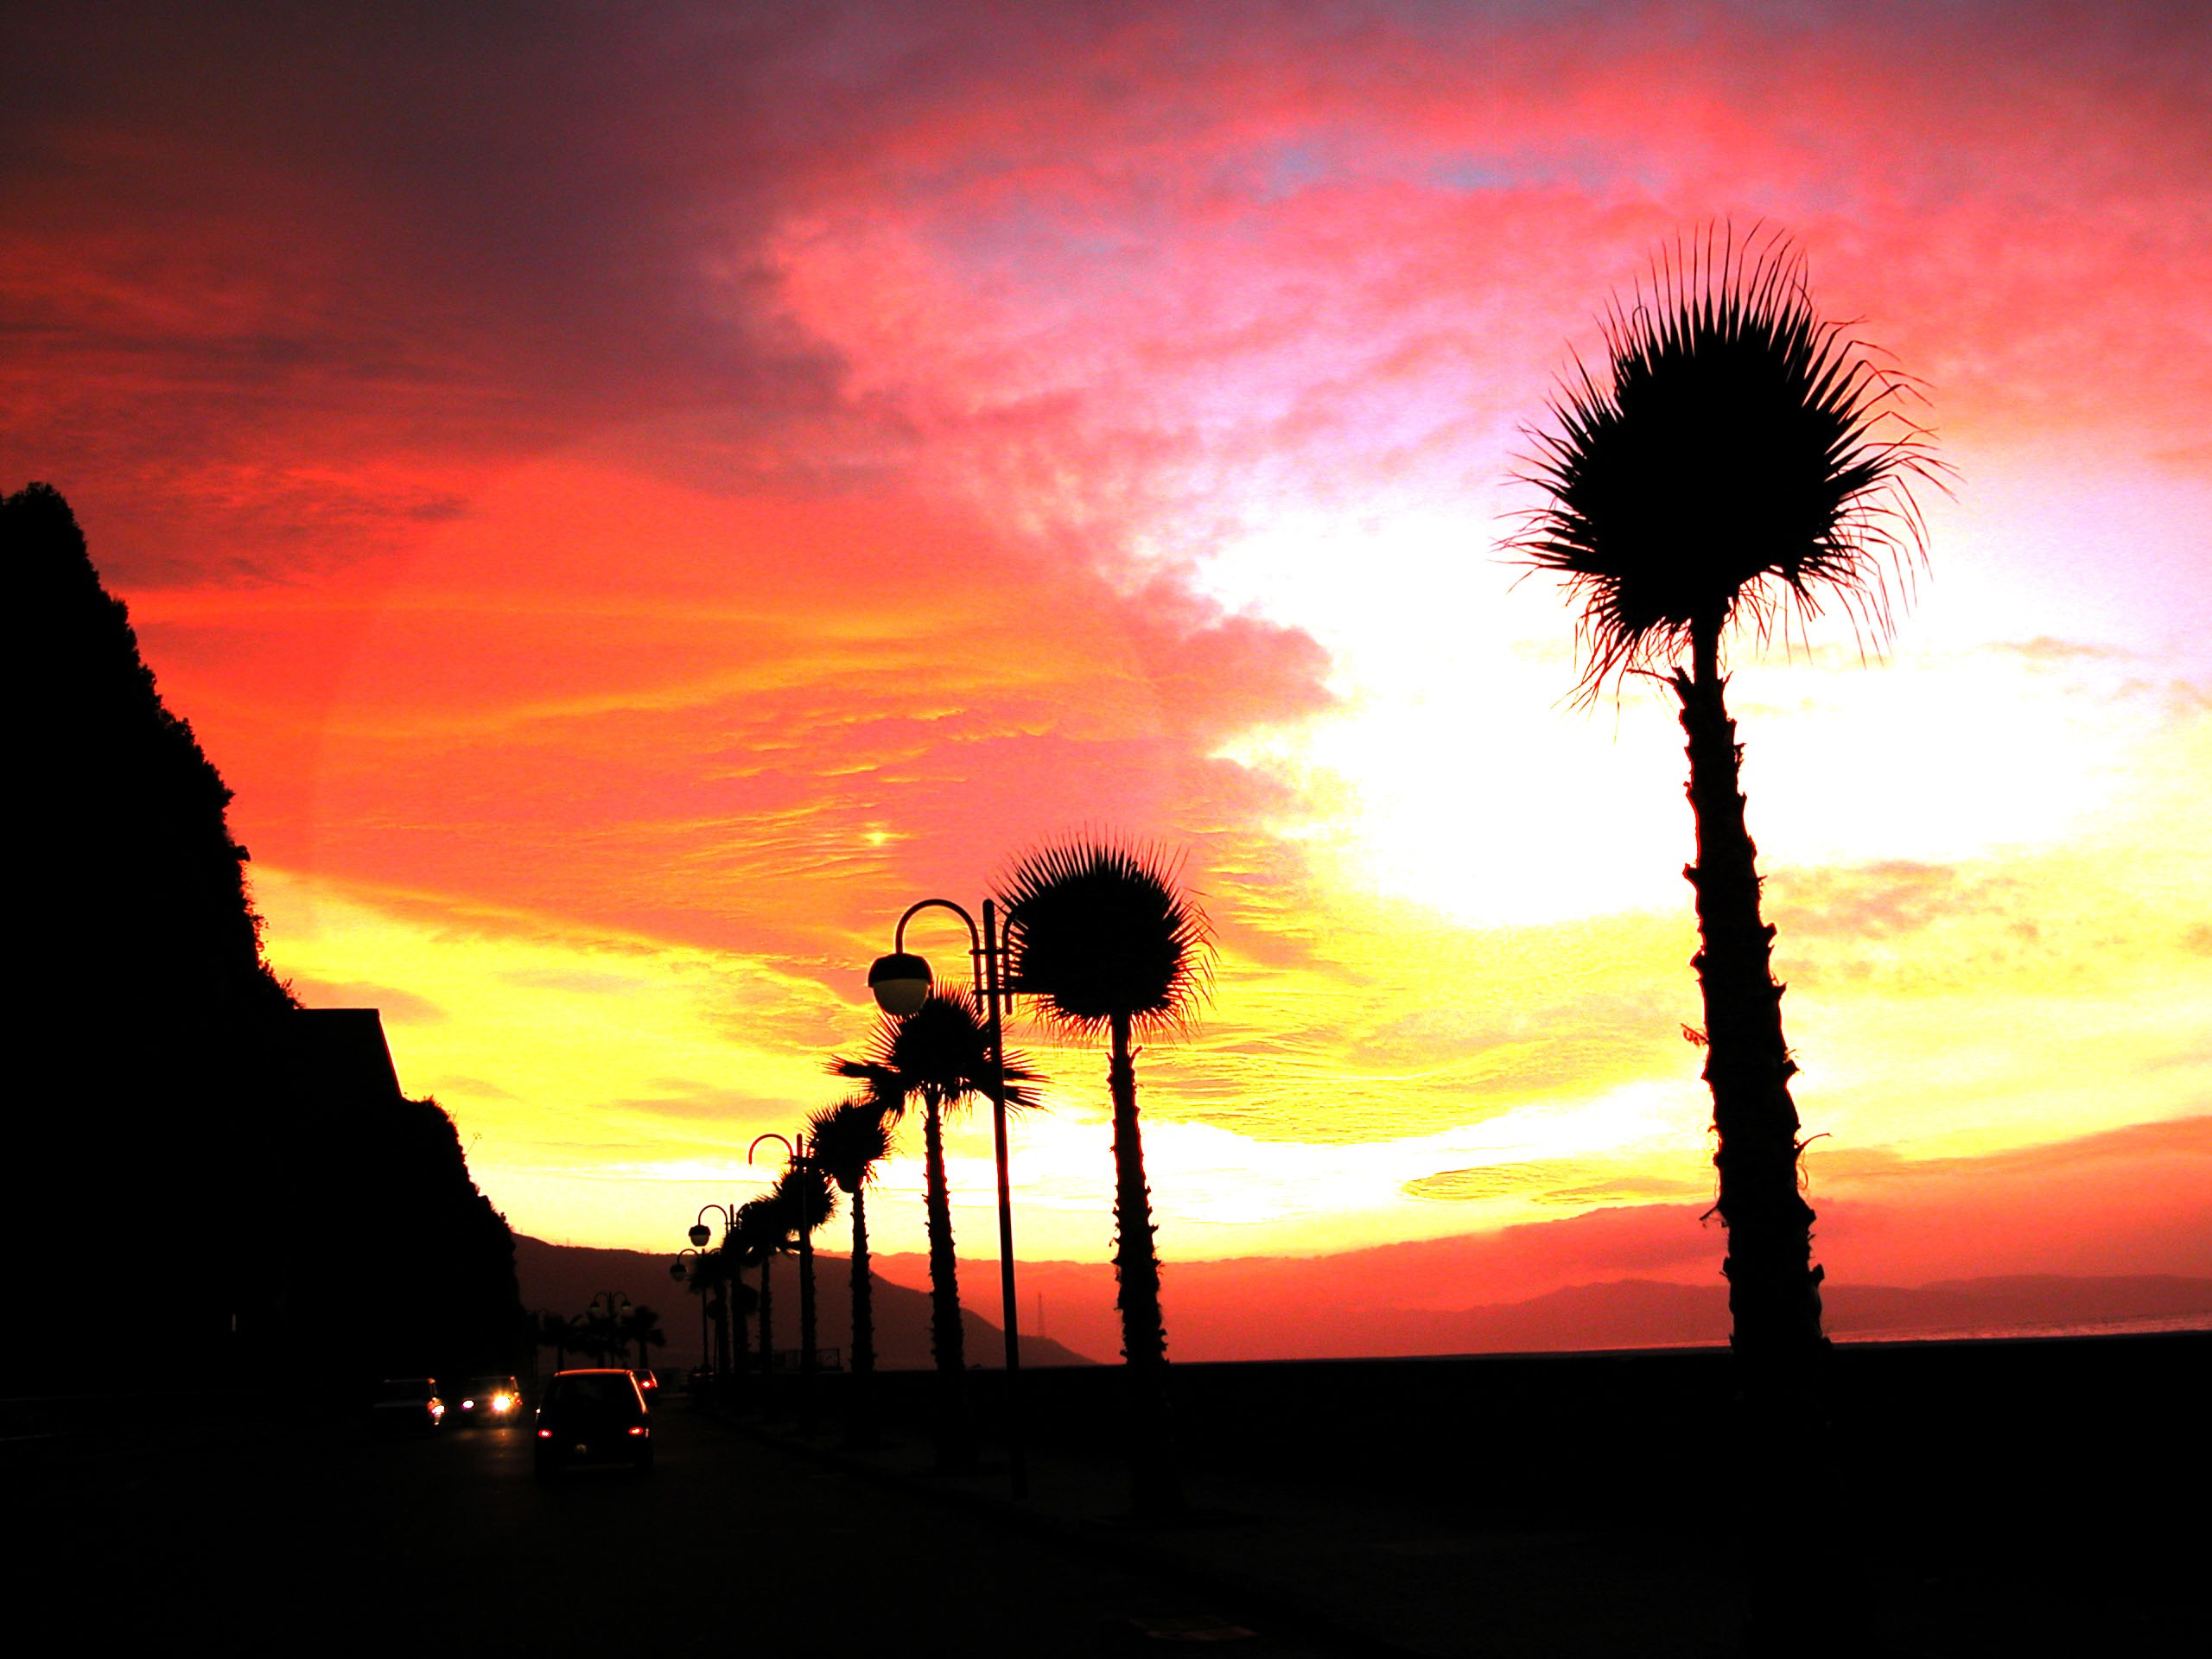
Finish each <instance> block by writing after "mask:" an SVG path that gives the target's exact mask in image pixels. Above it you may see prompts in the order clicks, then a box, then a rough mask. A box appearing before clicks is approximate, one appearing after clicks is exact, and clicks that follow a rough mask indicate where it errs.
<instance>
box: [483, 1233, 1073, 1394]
mask: <svg viewBox="0 0 2212 1659" xmlns="http://www.w3.org/2000/svg"><path fill="white" fill-rule="evenodd" d="M669 1259H670V1258H669V1257H667V1256H665V1255H649V1254H647V1253H646V1252H645V1251H642V1250H612V1249H594V1248H592V1247H590V1246H587V1245H579V1244H549V1243H546V1242H545V1241H544V1240H543V1239H539V1238H532V1237H531V1236H530V1235H529V1234H527V1233H518V1234H516V1235H515V1270H516V1274H517V1275H518V1278H519V1280H520V1281H521V1285H522V1295H523V1300H524V1303H526V1304H527V1305H528V1306H531V1307H532V1308H543V1309H545V1310H547V1311H549V1312H551V1313H581V1312H582V1310H583V1308H584V1307H585V1306H586V1305H587V1304H588V1303H589V1302H590V1300H591V1299H592V1298H593V1297H594V1296H596V1295H598V1294H600V1293H601V1292H602V1291H619V1292H620V1293H621V1294H624V1295H626V1296H627V1297H628V1298H629V1299H630V1300H632V1302H640V1303H643V1304H645V1306H649V1307H653V1308H657V1309H658V1310H659V1312H660V1322H661V1327H662V1329H663V1330H664V1331H665V1332H667V1333H668V1347H667V1349H666V1350H665V1351H664V1358H657V1359H656V1360H655V1362H654V1363H656V1364H663V1363H665V1364H666V1365H668V1366H669V1367H670V1368H671V1369H672V1370H673V1369H680V1368H684V1367H689V1366H690V1365H694V1364H696V1363H698V1358H699V1307H698V1304H697V1303H696V1301H695V1300H693V1299H692V1296H691V1294H690V1291H688V1290H686V1289H685V1288H684V1287H683V1286H682V1285H679V1284H677V1283H675V1282H674V1281H671V1279H670V1278H669V1276H668V1263H669ZM814 1271H815V1274H816V1280H815V1287H816V1295H817V1299H818V1300H817V1318H818V1319H819V1320H820V1331H819V1334H818V1336H817V1342H818V1343H819V1344H821V1345H822V1346H823V1347H824V1348H836V1349H838V1350H840V1351H841V1352H849V1351H850V1348H851V1345H852V1318H853V1309H852V1289H851V1279H850V1276H849V1258H848V1257H846V1256H845V1255H840V1254H836V1253H833V1252H831V1251H829V1250H817V1251H816V1252H815V1254H814ZM870 1278H871V1281H872V1282H873V1284H874V1294H875V1345H876V1355H875V1363H876V1364H877V1365H878V1366H879V1367H880V1368H881V1369H882V1370H917V1371H918V1370H926V1369H927V1368H928V1367H929V1365H930V1363H931V1361H930V1300H929V1294H928V1292H927V1291H926V1290H922V1289H917V1288H913V1287H909V1286H906V1285H902V1284H897V1283H894V1282H893V1281H890V1280H887V1279H885V1278H883V1277H882V1276H881V1275H880V1274H871V1275H870ZM746 1280H747V1283H748V1284H751V1285H753V1286H754V1287H758V1286H759V1284H760V1274H758V1273H757V1272H754V1273H750V1274H747V1275H746ZM776 1310H777V1311H776V1345H777V1347H778V1348H779V1349H785V1348H791V1347H795V1346H796V1345H797V1344H798V1262H797V1261H796V1260H795V1259H792V1258H788V1257H787V1258H785V1259H784V1260H781V1261H779V1262H777V1263H776ZM961 1318H962V1323H963V1325H964V1326H965V1332H964V1334H965V1336H966V1338H967V1347H968V1353H969V1357H970V1359H971V1360H972V1361H973V1362H974V1363H976V1364H978V1365H981V1366H982V1367H984V1368H985V1369H987V1370H988V1369H989V1368H991V1367H993V1366H996V1365H998V1364H1000V1363H1002V1359H1003V1356H1004V1353H1005V1346H1004V1338H1003V1337H1002V1336H1001V1332H1000V1329H999V1327H998V1326H997V1325H995V1324H993V1323H992V1322H991V1321H990V1320H989V1319H986V1318H984V1317H983V1316H982V1314H980V1313H976V1311H975V1310H974V1309H973V1308H963V1309H962V1310H961ZM540 1363H541V1364H545V1365H550V1363H552V1355H551V1354H550V1351H549V1352H547V1353H546V1354H544V1355H543V1356H541V1358H540ZM1021 1363H1022V1364H1023V1365H1025V1366H1029V1365H1088V1364H1090V1363H1093V1359H1092V1357H1090V1356H1089V1355H1085V1354H1079V1353H1077V1352H1075V1351H1073V1350H1071V1349H1070V1348H1067V1347H1065V1346H1064V1345H1063V1344H1059V1343H1058V1342H1054V1341H1052V1340H1050V1339H1048V1338H1041V1337H1036V1336H1032V1335H1031V1334H1029V1333H1028V1332H1023V1333H1022V1338H1021Z"/></svg>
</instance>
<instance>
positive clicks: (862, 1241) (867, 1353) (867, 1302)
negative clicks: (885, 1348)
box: [852, 1186, 875, 1376]
mask: <svg viewBox="0 0 2212 1659" xmlns="http://www.w3.org/2000/svg"><path fill="white" fill-rule="evenodd" d="M852 1265H853V1371H854V1373H855V1375H856V1376H867V1375H868V1374H869V1373H870V1372H872V1371H874V1370H875V1286H874V1283H873V1282H872V1281H870V1279H869V1278H868V1195H867V1193H866V1192H863V1191H862V1190H861V1188H859V1187H857V1186H856V1187H855V1188H854V1189H853V1264H852Z"/></svg>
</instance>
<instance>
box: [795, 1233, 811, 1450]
mask: <svg viewBox="0 0 2212 1659" xmlns="http://www.w3.org/2000/svg"><path fill="white" fill-rule="evenodd" d="M814 1338H815V1329H814V1229H813V1228H811V1227H810V1226H808V1225H807V1224H806V1217H805V1216H804V1214H802V1215H801V1216H800V1217H799V1226H798V1425H799V1432H800V1433H803V1434H804V1433H812V1432H813V1429H814Z"/></svg>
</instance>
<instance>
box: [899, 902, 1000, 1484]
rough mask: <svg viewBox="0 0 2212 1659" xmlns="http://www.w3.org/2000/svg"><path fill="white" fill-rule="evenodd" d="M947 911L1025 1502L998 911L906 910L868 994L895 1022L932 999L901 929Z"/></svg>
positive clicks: (989, 907) (943, 906) (949, 905)
mask: <svg viewBox="0 0 2212 1659" xmlns="http://www.w3.org/2000/svg"><path fill="white" fill-rule="evenodd" d="M931 909H936V910H949V911H950V912H952V913H953V914H954V915H956V916H957V917H958V918H960V919H961V921H962V922H963V923H964V924H965V925H966V926H967V929H968V944H969V951H968V955H969V960H970V961H971V962H972V963H974V964H975V974H976V1000H977V1001H980V1002H981V1003H982V1005H983V1020H984V1028H985V1031H986V1033H987V1034H988V1039H989V1046H990V1075H989V1076H988V1077H986V1078H985V1079H984V1080H983V1081H984V1087H985V1090H986V1092H987V1093H988V1094H989V1096H990V1098H991V1147H992V1151H993V1153H994V1154H995V1156H996V1158H997V1161H998V1177H999V1324H1000V1328H1001V1334H1003V1335H1004V1337H1005V1338H1006V1446H1007V1474H1008V1476H1009V1478H1011V1480H1012V1482H1013V1487H1014V1497H1015V1498H1016V1499H1025V1498H1027V1497H1028V1496H1029V1465H1028V1459H1027V1455H1026V1454H1025V1452H1023V1449H1022V1441H1021V1395H1020V1382H1021V1325H1020V1312H1019V1309H1018V1306H1017V1304H1016V1301H1015V1298H1014V1191H1013V1185H1012V1183H1011V1182H1010V1181H1009V1180H1008V1179H1007V1153H1006V1039H1005V1035H1004V1032H1003V1028H1002V1023H1001V1019H1000V1010H1001V1007H1003V1006H1005V1005H1007V1004H1010V1003H1011V1002H1012V1001H1013V1000H1014V992H1013V990H1012V988H1011V987H1010V985H1009V984H1008V978H1009V976H1008V975H1007V966H1006V946H1005V944H1004V943H1003V942H1002V941H1001V939H1000V938H999V932H998V906H997V905H996V903H995V901H993V900H991V899H984V900H983V925H982V927H981V928H980V929H979V928H977V927H976V918H974V917H972V916H970V915H969V913H968V912H966V911H965V910H963V909H962V908H961V907H960V906H958V905H956V904H954V903H953V902H952V900H951V899H923V900H922V901H921V902H920V903H919V904H916V905H909V906H907V907H906V914H905V915H903V916H901V917H900V918H899V925H898V926H897V928H896V929H894V930H893V933H892V936H891V954H890V955H889V956H887V957H877V958H876V959H875V962H874V964H873V965H872V966H870V968H869V969H868V989H869V991H870V992H871V993H873V994H874V997H875V1006H876V1007H879V1008H880V1009H882V1010H883V1011H884V1013H886V1014H889V1015H890V1016H891V1017H892V1018H893V1019H894V1020H902V1019H904V1018H906V1015H908V1014H912V1013H913V1012H914V1011H915V1010H916V1009H917V1008H918V1007H921V1006H922V1004H923V1002H924V1001H926V1000H927V998H928V996H929V994H930V982H931V973H930V965H929V963H928V962H927V961H925V959H924V958H922V957H918V956H915V955H913V954H912V952H910V951H909V950H907V949H906V924H907V923H908V922H910V921H912V920H913V918H915V917H916V916H917V915H918V914H919V913H920V912H923V911H925V910H931Z"/></svg>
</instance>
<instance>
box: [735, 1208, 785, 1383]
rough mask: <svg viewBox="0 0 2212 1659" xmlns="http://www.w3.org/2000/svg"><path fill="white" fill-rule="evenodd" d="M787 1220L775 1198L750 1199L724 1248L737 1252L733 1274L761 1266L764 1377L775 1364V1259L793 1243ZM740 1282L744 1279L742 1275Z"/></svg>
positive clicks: (759, 1306) (760, 1332) (759, 1307)
mask: <svg viewBox="0 0 2212 1659" xmlns="http://www.w3.org/2000/svg"><path fill="white" fill-rule="evenodd" d="M784 1223H785V1217H784V1216H783V1213H782V1211H781V1210H780V1209H779V1206H778V1205H776V1204H775V1202H774V1201H773V1199H772V1198H753V1199H750V1200H748V1201H747V1202H746V1203H744V1204H741V1205H738V1206H737V1224H736V1225H735V1226H734V1227H733V1228H731V1229H730V1237H729V1242H728V1243H727V1244H725V1245H724V1246H723V1247H722V1248H723V1249H725V1250H732V1249H734V1250H735V1251H736V1253H737V1255H736V1260H734V1262H731V1263H730V1267H731V1268H732V1270H733V1272H734V1273H736V1274H742V1273H743V1271H744V1269H745V1268H748V1267H753V1266H756V1265H757V1266H758V1267H759V1268H760V1298H759V1300H758V1301H757V1303H756V1305H755V1306H756V1309H757V1311H758V1313H760V1326H759V1328H758V1332H757V1335H758V1338H759V1343H758V1351H759V1356H760V1358H759V1363H760V1372H761V1375H762V1376H766V1375H767V1374H768V1372H769V1371H770V1370H773V1369H774V1365H775V1357H776V1287H775V1262H776V1255H777V1253H778V1252H779V1251H780V1250H782V1249H785V1246H786V1245H788V1244H789V1243H790V1242H791V1233H790V1230H789V1229H788V1228H786V1227H785V1224H784ZM739 1282H740V1283H742V1282H743V1281H742V1279H740V1280H739ZM740 1369H742V1367H741V1368H740Z"/></svg>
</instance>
